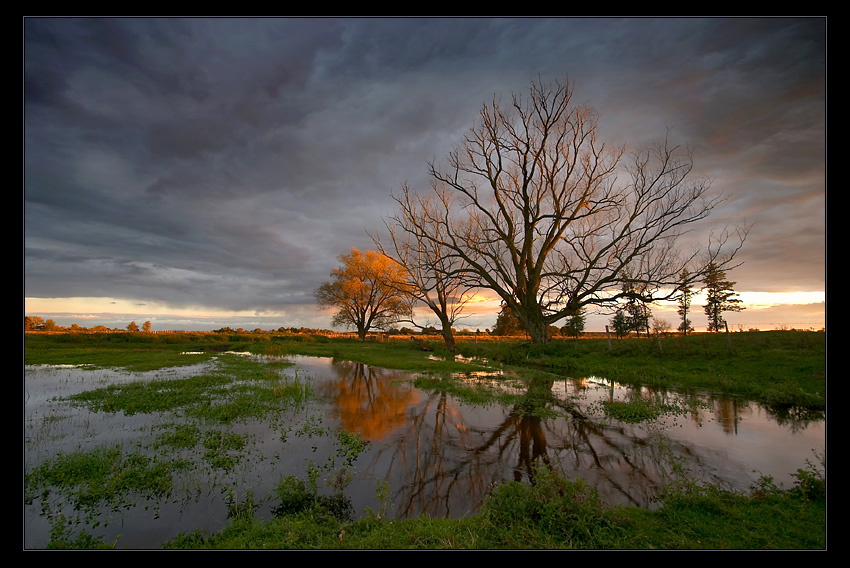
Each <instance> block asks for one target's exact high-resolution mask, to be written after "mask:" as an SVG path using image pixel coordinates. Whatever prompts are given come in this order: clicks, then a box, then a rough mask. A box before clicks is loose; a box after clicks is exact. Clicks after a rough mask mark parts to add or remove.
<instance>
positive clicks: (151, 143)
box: [23, 17, 827, 331]
mask: <svg viewBox="0 0 850 568" xmlns="http://www.w3.org/2000/svg"><path fill="white" fill-rule="evenodd" d="M826 28H827V20H826V19H825V18H823V17H797V18H776V17H771V18H718V19H715V18H685V19H671V18H598V19H590V18H518V19H503V18H494V19H474V18H435V19H426V18H412V19H398V18H375V19H370V18H315V19H308V18H260V19H249V18H233V19H224V18H189V19H180V18H126V19H120V18H24V19H23V47H24V50H23V53H24V56H23V60H24V61H23V114H24V136H23V138H24V160H23V166H24V167H23V169H24V312H25V315H28V316H33V315H34V316H39V317H42V318H44V319H53V320H54V321H55V322H56V323H57V324H58V325H64V326H68V325H71V324H73V323H76V324H78V325H80V326H82V327H93V326H96V325H106V326H107V327H120V328H123V327H125V326H126V325H127V324H128V323H129V322H130V321H136V322H137V323H138V324H139V325H141V323H142V322H144V321H150V322H151V324H152V325H151V327H152V329H154V330H174V329H181V330H204V329H218V328H221V327H232V328H234V329H236V328H239V327H241V328H244V329H247V330H253V329H256V328H260V329H277V328H279V327H309V328H330V327H331V325H330V318H331V314H330V313H329V312H322V311H320V310H319V309H318V308H317V307H316V306H315V300H314V297H313V291H314V290H315V289H316V287H317V286H319V285H320V284H321V283H322V282H325V281H327V280H329V274H330V271H331V270H332V269H333V268H334V267H336V266H337V265H338V264H339V262H338V260H337V257H338V255H340V254H342V253H346V252H348V251H349V250H350V249H351V247H357V248H360V249H363V250H365V249H374V248H375V246H374V243H373V241H372V239H371V237H370V236H369V234H368V232H371V231H373V230H374V229H375V228H376V227H382V226H383V221H382V219H384V218H387V217H388V216H389V215H391V214H392V213H393V212H394V211H395V207H394V205H395V204H394V202H393V201H392V195H393V194H394V193H398V192H399V191H400V190H401V187H402V185H403V184H405V183H407V184H408V185H410V186H411V187H412V188H413V189H415V190H421V191H427V190H428V187H429V177H428V163H429V162H430V161H434V160H436V161H437V162H439V161H440V160H443V159H444V158H445V157H446V156H447V155H448V154H449V152H450V151H451V150H452V148H453V147H454V146H456V145H458V144H459V143H460V142H461V141H462V139H463V136H464V135H465V134H466V133H467V132H468V131H469V129H470V128H471V127H472V125H473V121H474V120H475V119H476V118H477V116H478V113H479V112H480V110H481V107H482V105H483V104H484V103H486V102H489V101H492V100H493V99H494V97H498V98H502V99H509V98H510V97H511V95H512V94H514V93H517V94H522V93H527V92H528V89H529V87H530V86H531V82H532V81H534V80H537V79H541V80H543V81H544V82H551V81H554V80H561V81H563V80H565V79H568V80H569V81H570V83H571V84H572V86H573V88H574V95H573V100H574V101H575V102H577V103H580V104H588V105H590V106H592V107H594V108H595V109H596V110H597V111H598V112H599V114H600V136H601V137H602V138H603V139H604V140H606V141H608V142H610V143H616V144H625V145H626V147H627V148H634V147H636V146H637V145H639V144H642V143H645V142H651V141H654V140H658V139H660V138H663V137H664V136H665V135H666V134H667V130H668V129H670V132H671V136H672V137H673V138H674V139H675V140H676V141H677V142H678V143H682V144H688V145H691V146H692V147H693V148H694V152H695V170H696V171H697V172H698V173H699V174H701V175H706V176H708V177H710V178H711V180H712V191H716V192H718V193H723V194H726V195H728V196H729V197H728V199H727V200H726V201H725V202H724V203H723V204H722V205H721V206H720V207H718V208H716V209H715V211H714V213H713V214H712V216H711V217H710V218H709V221H710V223H711V225H712V227H723V226H734V225H743V224H751V225H752V228H751V229H750V232H749V234H748V237H747V240H746V243H745V245H744V248H743V249H742V251H741V253H740V254H739V256H738V261H739V262H741V264H740V266H738V267H736V268H734V269H733V270H731V271H730V272H729V273H728V274H727V276H728V278H729V280H731V281H734V282H735V283H736V284H735V291H736V292H738V293H739V297H740V298H741V299H742V300H743V302H744V305H745V307H746V309H745V310H744V311H742V312H740V313H729V314H727V317H726V319H727V320H728V321H729V324H730V328H733V329H751V328H753V329H755V328H758V329H777V328H798V329H800V328H802V329H809V328H814V329H820V328H823V327H825V318H826V309H825V302H826ZM700 229H701V230H705V231H708V230H710V228H709V227H704V228H703V227H701V228H700ZM481 299H482V300H484V301H482V302H480V303H475V304H472V305H470V307H469V308H468V309H467V318H466V319H465V320H462V321H461V322H459V324H458V327H461V328H469V329H482V330H483V329H486V328H489V327H492V325H493V324H494V323H495V314H496V312H497V311H498V301H496V300H495V296H494V295H492V294H491V295H489V296H488V295H487V294H482V296H481ZM692 309H693V318H692V319H693V321H694V326H695V327H696V328H697V329H698V330H699V329H701V328H703V329H704V326H705V318H704V315H702V313H701V312H702V310H701V306H700V305H699V298H698V299H696V300H695V301H694V306H693V308H692ZM653 313H654V314H655V315H656V317H658V318H659V319H665V320H667V321H669V322H670V324H671V327H672V328H675V327H676V326H677V325H678V322H677V316H676V314H675V308H674V307H672V308H671V307H669V306H659V307H656V308H654V311H653ZM700 316H702V317H700ZM608 318H609V316H602V315H599V316H595V315H593V314H590V315H589V317H588V325H587V329H588V331H599V330H604V326H605V323H606V322H607V319H608Z"/></svg>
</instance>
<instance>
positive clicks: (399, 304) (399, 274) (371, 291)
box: [314, 248, 410, 339]
mask: <svg viewBox="0 0 850 568" xmlns="http://www.w3.org/2000/svg"><path fill="white" fill-rule="evenodd" d="M338 258H339V261H340V263H341V266H339V267H337V268H334V269H333V270H332V271H331V274H330V275H331V281H330V282H325V283H323V284H322V285H320V286H319V287H318V288H317V289H316V291H315V293H314V295H315V298H316V303H317V304H318V305H319V307H321V308H329V309H334V310H336V313H335V314H334V315H333V318H332V319H331V322H332V324H333V325H341V326H344V327H348V328H354V329H355V330H356V331H357V335H358V337H359V338H360V339H365V338H366V334H367V333H368V332H369V330H371V329H373V328H376V329H384V328H386V327H388V326H390V325H392V324H393V323H395V322H397V321H398V320H399V319H400V318H402V317H409V315H410V302H408V301H407V300H406V293H405V291H404V290H403V289H400V288H399V287H398V285H397V283H399V282H405V281H406V279H407V276H406V274H405V271H404V268H403V267H402V266H401V265H399V264H398V263H396V262H394V261H393V260H392V259H390V258H389V257H387V256H386V255H384V254H381V253H379V252H376V251H371V250H369V251H363V252H361V251H360V250H358V249H357V248H352V249H351V252H349V253H348V254H342V255H340V256H339V257H338Z"/></svg>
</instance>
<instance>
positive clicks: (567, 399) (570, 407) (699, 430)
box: [24, 357, 825, 548]
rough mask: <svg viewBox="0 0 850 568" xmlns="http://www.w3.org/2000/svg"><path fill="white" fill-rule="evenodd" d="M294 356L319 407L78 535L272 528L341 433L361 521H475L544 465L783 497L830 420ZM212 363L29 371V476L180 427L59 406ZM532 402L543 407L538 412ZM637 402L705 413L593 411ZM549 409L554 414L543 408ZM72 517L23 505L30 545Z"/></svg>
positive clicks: (142, 538) (618, 389)
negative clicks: (285, 495) (776, 488)
mask: <svg viewBox="0 0 850 568" xmlns="http://www.w3.org/2000/svg"><path fill="white" fill-rule="evenodd" d="M289 359H290V360H291V361H292V362H293V363H294V367H292V368H289V369H287V370H286V371H285V372H286V373H289V374H291V373H293V372H295V373H297V374H298V376H299V377H303V378H307V379H309V380H310V382H311V383H312V385H313V389H314V390H315V392H316V393H317V394H318V397H319V400H318V401H316V402H312V403H310V404H308V405H307V406H305V407H302V408H299V409H298V410H297V411H294V412H289V413H287V414H286V416H281V417H280V418H279V419H276V420H274V421H271V422H270V421H263V422H262V423H259V422H255V423H245V424H242V423H240V424H236V425H233V426H229V427H228V428H229V429H231V430H232V431H233V432H236V433H238V434H240V435H243V436H244V437H245V439H247V440H249V442H250V443H249V446H248V447H247V448H246V449H245V450H244V451H243V452H242V455H241V458H240V459H239V462H238V464H237V465H236V466H235V467H234V468H232V469H230V470H228V471H218V470H211V471H208V472H205V473H199V472H198V471H193V472H191V473H189V474H186V475H179V474H176V475H175V479H174V491H173V492H172V495H170V496H169V497H168V498H164V499H162V500H161V501H159V502H151V501H144V500H142V501H140V502H138V503H136V504H135V505H133V506H130V507H122V508H120V509H118V510H111V509H109V508H104V509H103V510H101V511H100V513H99V515H98V516H97V517H96V518H95V519H88V520H83V521H82V522H81V523H80V524H78V525H75V530H77V531H79V530H82V529H85V530H86V531H87V532H89V533H90V534H94V535H97V536H101V537H103V540H104V541H106V542H110V543H111V542H113V541H115V540H116V539H118V540H117V546H118V547H119V548H157V547H159V546H160V545H161V544H162V543H163V542H164V541H166V540H168V539H170V538H173V537H174V536H176V535H177V534H178V533H180V532H192V531H194V530H196V529H203V530H206V531H207V532H210V533H212V532H215V531H218V530H220V529H221V528H223V527H224V526H225V525H226V524H227V513H228V503H231V504H232V503H234V502H235V503H240V502H244V501H245V500H246V496H247V495H249V494H252V495H253V499H254V501H255V502H256V503H258V504H259V505H260V506H259V508H258V509H257V511H256V513H255V515H256V516H257V517H263V518H270V517H271V516H272V513H271V510H272V508H273V506H274V502H273V499H268V498H267V497H269V496H270V495H271V494H272V492H273V490H274V488H275V486H276V485H277V483H278V482H279V481H280V479H281V478H282V477H284V476H287V475H295V476H298V477H300V478H306V477H307V472H308V470H312V471H319V470H321V471H322V476H323V477H322V481H325V480H327V479H330V478H332V476H333V473H334V471H333V470H332V468H326V469H322V468H321V466H322V464H328V463H329V461H331V460H333V459H334V452H335V446H334V438H333V436H328V435H326V433H327V432H330V431H335V430H339V429H345V430H347V431H349V432H355V433H357V434H359V435H360V436H361V437H362V438H363V439H364V440H366V441H367V442H368V446H367V449H366V451H364V452H363V453H361V454H360V455H359V456H358V458H357V460H356V461H355V462H354V463H353V467H352V468H350V469H348V470H347V471H348V472H349V473H350V474H351V476H350V477H349V478H348V482H347V484H346V485H345V489H344V492H345V495H346V496H347V497H349V498H350V499H351V501H352V504H353V506H354V509H355V511H357V512H358V513H362V512H364V511H366V510H367V509H371V510H373V511H383V510H386V511H387V513H388V514H389V515H391V516H395V517H404V516H416V515H420V514H428V515H431V516H434V517H459V516H463V515H467V514H470V513H474V512H475V511H477V510H478V507H479V505H480V503H481V501H482V499H483V498H484V497H485V496H486V495H487V494H488V493H489V492H490V491H491V490H492V489H493V488H494V487H496V486H497V485H498V484H500V483H503V482H505V481H509V480H521V481H529V480H530V478H531V476H533V468H532V464H534V463H535V462H543V463H547V464H549V465H550V466H552V467H554V468H555V469H556V470H557V471H559V472H560V473H561V474H562V475H565V476H566V477H568V478H570V479H575V478H579V477H580V478H582V479H583V480H585V481H587V482H588V483H590V484H591V485H593V486H594V487H595V488H596V489H597V490H598V492H599V493H600V495H601V496H602V497H603V499H605V501H607V502H608V503H610V504H628V505H640V506H645V507H653V506H654V501H653V497H654V496H655V495H656V494H657V492H658V490H659V488H660V487H661V486H662V485H663V484H665V483H667V482H669V481H671V480H673V479H674V477H675V476H677V475H685V476H687V477H688V478H691V479H699V480H706V481H710V482H713V483H718V484H720V485H722V486H723V487H726V488H729V489H734V490H745V489H748V488H749V487H751V486H752V485H753V484H755V483H756V482H757V481H758V479H759V478H760V477H761V476H770V477H772V478H773V479H774V481H775V482H776V483H777V484H782V485H784V486H786V487H790V486H792V485H793V482H794V478H793V477H792V475H791V474H792V473H794V472H796V471H797V469H799V468H804V467H806V460H812V461H815V453H817V454H821V453H823V452H824V446H825V423H824V420H823V417H822V416H820V417H814V418H812V417H800V416H777V415H774V414H772V413H771V412H769V411H768V410H766V409H765V408H762V407H760V406H759V405H757V404H754V403H750V402H743V401H736V400H734V399H730V398H724V397H713V396H710V395H705V394H701V395H700V394H694V393H689V394H687V395H685V394H683V393H675V392H650V391H646V390H642V391H639V392H635V391H634V390H633V389H630V388H628V387H624V386H620V385H618V384H612V383H611V382H610V381H607V380H605V379H604V378H594V377H590V378H582V379H575V378H567V377H557V376H549V377H542V378H540V377H537V378H535V379H533V380H531V379H521V378H518V377H510V376H505V375H504V374H501V373H500V372H499V371H494V372H493V373H489V374H488V373H484V374H474V373H470V374H469V376H468V380H469V381H476V382H479V383H480V382H481V381H490V382H491V383H492V385H493V386H494V388H499V389H508V390H510V391H512V392H513V393H514V394H516V395H518V396H516V397H514V398H512V402H511V403H510V404H509V405H507V406H505V405H501V404H495V403H491V404H470V403H463V402H461V401H459V400H457V399H455V398H454V397H452V396H450V395H447V394H445V393H443V392H439V391H432V390H420V389H417V388H416V387H414V386H413V384H412V381H413V379H414V378H416V376H415V375H413V374H409V373H404V372H398V371H391V370H387V369H380V368H375V367H370V366H367V365H363V364H359V363H352V362H347V361H336V360H331V359H325V358H312V357H290V358H289ZM208 365H209V364H203V365H197V366H194V367H182V368H175V369H170V370H165V371H157V372H151V373H129V372H126V373H125V372H117V371H115V370H85V369H78V368H61V367H27V368H26V373H25V375H26V376H25V392H24V408H25V428H24V430H25V432H24V434H25V467H26V469H27V471H30V470H31V468H33V467H36V466H37V465H39V464H40V463H42V462H43V461H44V460H47V459H50V458H51V457H54V456H56V455H57V454H59V453H65V454H68V453H72V452H75V451H84V450H90V449H93V448H96V447H102V446H105V445H115V444H120V445H121V446H122V447H123V448H130V449H137V448H148V447H150V446H151V440H152V439H153V438H154V437H155V436H156V433H157V432H162V431H163V429H164V428H168V427H169V425H172V424H174V423H175V422H179V421H180V417H179V416H178V417H175V415H174V414H173V413H164V414H163V415H159V414H147V415H134V416H125V415H123V414H121V413H103V412H100V413H93V412H89V411H88V410H86V409H84V408H80V407H77V406H72V405H70V404H69V403H68V402H67V400H66V397H68V396H70V395H72V394H75V393H78V392H82V391H85V390H91V389H94V388H100V387H103V386H106V385H109V384H117V383H122V382H129V381H138V380H146V379H152V378H157V379H162V378H170V377H173V378H180V377H185V376H189V375H190V374H192V373H199V372H202V371H204V370H205V369H207V368H208ZM532 394H533V395H534V396H533V397H532V396H531V395H532ZM541 394H542V395H543V396H542V397H541ZM526 395H528V400H534V402H533V403H532V404H533V405H534V406H536V407H538V408H533V409H531V410H532V411H529V404H526V402H527V401H526ZM635 396H652V397H656V398H657V397H662V398H663V399H664V400H666V401H672V402H676V401H689V402H692V401H693V400H698V401H699V405H698V406H689V408H690V410H691V411H690V412H688V413H685V414H672V415H667V416H664V417H662V418H661V419H660V420H657V421H654V422H652V423H643V424H628V423H622V422H619V421H617V420H613V419H611V418H608V417H606V416H605V414H604V412H601V411H600V403H601V402H603V401H611V400H615V401H616V400H630V399H631V398H633V397H635ZM540 400H545V404H544V406H545V407H546V408H539V407H540V406H541V403H540ZM682 406H685V404H684V403H682ZM540 410H544V411H545V410H548V411H555V412H540ZM337 465H338V463H337ZM338 469H339V468H337V470H338ZM320 485H322V486H324V483H321V482H320ZM381 488H386V489H388V490H389V504H390V505H391V507H390V508H389V509H387V508H386V505H387V499H386V498H379V497H378V490H379V489H381ZM328 491H330V490H328ZM66 509H67V504H63V503H62V502H61V501H58V502H57V501H51V502H49V503H41V502H38V500H36V502H35V503H33V504H32V505H30V506H25V511H24V517H25V527H24V541H25V542H24V546H25V547H27V548H38V547H43V546H45V544H46V543H47V541H48V540H49V534H50V523H51V518H52V515H55V513H56V512H58V511H60V510H61V511H62V512H63V513H65V514H66V515H67V514H68V513H66V512H65V511H66Z"/></svg>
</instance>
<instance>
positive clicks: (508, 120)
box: [401, 82, 746, 343]
mask: <svg viewBox="0 0 850 568" xmlns="http://www.w3.org/2000/svg"><path fill="white" fill-rule="evenodd" d="M597 131H598V128H597V114H596V112H595V111H594V110H593V109H590V108H587V107H584V106H575V105H573V104H572V88H571V86H570V85H569V83H568V82H565V83H563V84H562V83H560V82H555V83H553V84H551V85H544V84H542V83H533V84H532V87H531V91H530V95H529V96H528V97H527V98H523V97H521V96H514V97H513V100H512V104H509V105H504V106H503V105H502V104H501V103H500V102H499V101H497V100H494V101H493V102H492V103H491V104H485V105H484V107H483V109H482V111H481V116H480V120H479V121H478V122H476V123H475V124H474V125H473V127H472V129H471V130H470V132H469V134H468V135H467V136H466V137H465V138H464V140H463V142H462V144H461V145H460V146H459V147H457V148H455V149H454V150H453V151H452V152H451V153H450V154H449V156H448V159H447V164H446V166H445V167H443V168H438V167H437V165H436V164H435V163H431V164H430V174H431V177H432V188H431V189H432V190H433V194H432V195H434V196H435V199H434V201H435V203H436V205H437V207H436V208H435V210H434V211H433V213H432V214H431V215H430V216H428V217H427V219H425V220H423V222H422V223H420V224H419V225H418V226H417V227H416V229H415V230H416V231H417V234H422V235H424V236H425V237H426V238H429V239H431V240H432V241H433V242H434V243H438V244H440V245H441V246H442V247H443V248H444V249H445V250H447V251H448V252H447V253H446V254H448V255H450V256H452V257H454V258H456V259H460V260H462V261H463V262H465V263H466V264H467V266H468V268H467V271H468V276H469V278H471V279H474V280H475V281H476V282H477V284H478V285H479V286H480V287H482V288H489V289H491V290H493V291H494V292H495V293H496V294H498V296H499V297H500V298H501V300H502V301H503V302H504V303H505V304H506V305H507V306H508V307H509V308H510V309H511V311H512V312H513V313H514V314H515V315H516V316H517V317H518V318H519V320H520V321H521V322H522V324H523V327H525V329H526V330H527V331H528V334H529V336H530V337H531V339H532V341H533V342H535V343H545V342H546V341H548V339H549V337H548V334H549V329H550V327H551V326H552V325H553V324H555V323H556V322H558V321H559V320H561V319H563V318H567V317H571V316H574V315H575V314H577V313H579V311H580V310H581V309H582V308H598V309H599V308H601V309H608V310H611V311H613V310H614V309H616V308H617V306H618V304H619V302H620V301H621V300H622V299H624V298H627V297H633V296H634V292H628V293H624V292H623V290H624V284H625V283H626V282H627V281H628V282H631V283H632V284H633V285H634V286H633V287H632V290H639V291H640V298H637V299H638V300H640V301H641V302H643V303H646V304H648V303H652V302H656V301H659V300H669V299H673V298H676V297H677V295H678V290H679V287H680V285H681V282H680V275H681V274H682V270H683V269H684V268H688V271H689V272H688V273H689V275H690V278H691V279H692V281H698V280H699V279H701V278H702V276H703V275H704V274H705V271H706V269H707V266H708V265H709V264H710V263H716V264H718V265H725V264H727V263H728V262H730V261H731V259H732V258H733V257H734V255H735V252H737V250H739V248H740V245H733V246H732V249H731V250H728V249H727V247H728V245H729V244H730V243H731V239H730V238H729V237H730V233H729V232H724V233H723V234H722V235H721V237H720V238H719V239H718V240H714V239H712V238H711V237H709V243H708V246H707V247H706V248H704V249H703V250H694V251H689V252H688V253H687V254H683V253H684V251H683V250H682V249H681V248H680V246H679V245H678V242H677V241H678V239H679V237H681V236H682V235H683V234H684V233H686V232H688V231H689V230H690V229H691V228H692V224H694V223H696V222H699V221H701V220H703V219H705V218H706V217H707V216H708V215H709V213H710V212H711V211H712V210H713V209H714V208H715V206H716V205H717V204H718V203H719V202H720V201H721V200H722V197H721V196H712V195H711V194H710V192H709V189H710V184H709V182H708V181H707V180H705V179H703V178H699V177H694V176H692V170H693V161H692V156H691V154H690V152H689V151H686V150H683V149H682V148H679V147H676V146H673V145H671V144H670V143H669V140H667V139H665V140H664V141H662V142H661V143H659V144H656V145H652V146H647V147H644V148H642V149H640V150H638V151H636V152H635V153H634V154H632V155H631V157H630V158H628V159H627V156H626V153H625V150H624V149H623V148H610V147H609V146H608V145H606V144H604V143H602V142H601V141H600V140H599V139H598V137H597V133H598V132H597ZM401 206H402V208H404V207H406V206H407V205H406V203H405V202H402V203H401ZM405 213H406V212H405ZM426 221H427V223H426ZM429 224H430V225H431V226H434V225H435V226H437V227H439V230H437V231H434V230H433V229H432V228H430V227H429ZM745 234H746V230H738V231H737V236H739V237H740V238H741V244H742V243H743V238H744V236H745Z"/></svg>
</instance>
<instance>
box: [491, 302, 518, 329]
mask: <svg viewBox="0 0 850 568" xmlns="http://www.w3.org/2000/svg"><path fill="white" fill-rule="evenodd" d="M490 333H491V335H498V336H511V335H520V334H522V333H525V328H523V326H522V322H520V321H519V318H517V317H516V316H515V315H514V313H513V311H512V310H511V308H510V306H508V305H507V304H505V303H502V309H501V310H499V315H497V316H496V323H495V325H493V329H492V331H491V332H490Z"/></svg>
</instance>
